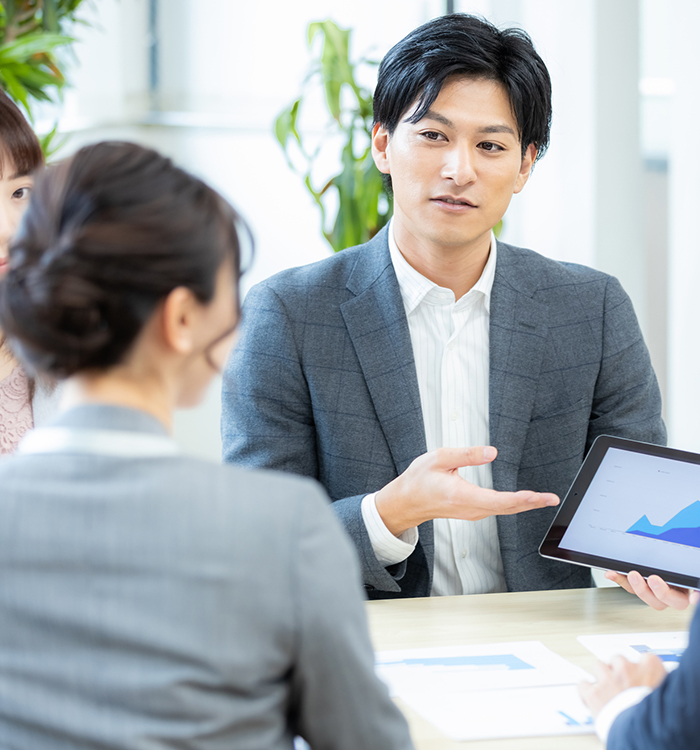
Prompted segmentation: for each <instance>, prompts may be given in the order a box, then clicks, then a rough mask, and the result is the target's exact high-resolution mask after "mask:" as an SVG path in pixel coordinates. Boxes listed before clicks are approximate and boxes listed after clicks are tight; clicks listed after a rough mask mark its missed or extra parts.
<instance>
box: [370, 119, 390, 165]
mask: <svg viewBox="0 0 700 750" xmlns="http://www.w3.org/2000/svg"><path fill="white" fill-rule="evenodd" d="M388 148H389V132H388V131H387V129H386V128H385V127H384V126H383V125H382V124H381V123H377V124H376V125H375V126H374V127H373V128H372V158H373V159H374V163H375V164H376V165H377V169H378V170H379V171H380V172H382V173H383V174H391V170H390V169H389V156H388V154H387V149H388Z"/></svg>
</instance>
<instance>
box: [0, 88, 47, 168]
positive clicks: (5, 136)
mask: <svg viewBox="0 0 700 750" xmlns="http://www.w3.org/2000/svg"><path fill="white" fill-rule="evenodd" d="M43 163H44V155H43V153H42V152H41V146H40V145H39V139H38V138H37V137H36V134H35V133H34V131H33V130H32V129H31V127H30V125H29V123H28V122H27V121H26V120H25V119H24V116H23V115H22V113H21V112H20V111H19V109H18V108H17V105H16V104H15V103H14V102H13V101H12V99H10V97H9V96H8V95H7V94H6V93H5V92H4V91H2V90H1V89H0V176H1V175H2V174H3V170H4V169H6V168H8V167H11V168H13V169H14V174H17V175H19V176H24V175H28V174H32V173H33V172H35V171H36V170H37V169H38V168H39V167H40V166H41V165H42V164H43Z"/></svg>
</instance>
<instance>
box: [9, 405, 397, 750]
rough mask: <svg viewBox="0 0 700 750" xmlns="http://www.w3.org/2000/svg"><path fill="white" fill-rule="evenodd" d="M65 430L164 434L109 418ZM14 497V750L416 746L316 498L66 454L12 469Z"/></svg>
mask: <svg viewBox="0 0 700 750" xmlns="http://www.w3.org/2000/svg"><path fill="white" fill-rule="evenodd" d="M56 424H58V425H61V426H71V427H88V428H101V429H108V430H111V431H118V430H127V431H132V432H141V433H145V434H155V435H158V434H163V432H164V430H163V428H162V426H161V425H160V424H159V423H158V422H156V420H154V419H153V418H152V417H149V416H148V415H146V414H144V413H143V412H138V411H132V410H129V409H120V408H116V407H107V406H86V407H79V408H77V409H75V410H73V411H71V412H69V413H67V414H66V415H65V416H63V417H62V418H60V419H59V420H58V422H57V423H56ZM0 488H1V491H0V747H2V748H17V749H18V750H19V748H32V750H44V748H45V749H46V750H48V749H49V748H50V749H51V750H68V749H69V748H70V750H75V749H76V748H91V749H94V750H97V748H99V749H100V750H106V749H107V748H123V749H124V750H126V749H127V748H128V750H146V749H147V748H148V749H149V750H151V749H153V748H165V747H168V748H175V747H177V748H212V749H214V748H221V750H223V749H224V748H226V750H230V749H231V748H241V750H255V749H256V748H259V749H260V750H262V749H263V748H264V749H265V750H270V749H274V750H281V749H282V748H285V749H286V750H291V748H292V740H293V736H294V734H295V733H299V734H301V735H303V736H304V737H305V738H306V739H307V741H308V742H309V743H310V744H311V746H312V747H320V748H347V750H351V749H352V750H356V749H357V748H376V750H380V749H382V750H383V749H384V748H410V747H411V742H410V739H409V736H408V730H407V728H406V723H405V721H404V719H403V717H402V716H401V715H400V713H399V712H398V710H397V709H396V708H395V706H394V705H393V703H392V702H391V700H390V699H389V697H388V695H387V691H386V689H385V687H384V686H383V685H382V684H381V683H380V682H379V681H378V680H377V678H376V677H375V675H374V670H373V655H372V649H371V645H370V641H369V637H368V633H367V626H366V621H365V613H364V607H363V590H362V587H361V585H360V579H359V571H358V568H357V563H356V560H355V555H354V552H353V550H352V546H351V545H350V544H349V542H348V541H347V539H346V536H345V534H344V533H343V531H342V529H341V528H340V526H339V524H338V523H337V521H336V519H335V518H334V517H333V514H332V513H331V512H330V510H329V509H328V505H327V500H326V498H325V497H324V495H323V493H322V492H321V490H320V489H319V487H318V485H316V483H315V482H310V481H308V480H301V479H297V478H294V477H289V476H281V475H279V474H277V475H275V474H272V473H266V472H249V471H243V470H241V469H238V468H234V467H231V466H217V465H215V464H210V463H208V462H204V461H200V460H196V459H192V458H186V457H181V456H178V457H167V458H153V457H150V458H117V457H112V456H104V455H97V456H96V455H84V454H83V455H80V454H75V453H70V452H64V453H58V454H37V455H18V456H15V457H13V458H9V459H7V460H5V461H2V462H0Z"/></svg>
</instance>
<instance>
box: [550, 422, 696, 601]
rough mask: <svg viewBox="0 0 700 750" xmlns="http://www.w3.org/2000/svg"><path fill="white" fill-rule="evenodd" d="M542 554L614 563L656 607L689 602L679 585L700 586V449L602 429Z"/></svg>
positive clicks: (622, 579)
mask: <svg viewBox="0 0 700 750" xmlns="http://www.w3.org/2000/svg"><path fill="white" fill-rule="evenodd" d="M540 554H541V555H543V556H544V557H551V558H554V559H558V560H563V561H566V562H570V563H574V564H577V565H587V566H589V567H595V568H603V569H608V570H610V571H611V573H610V574H608V575H607V577H608V578H610V579H611V580H614V581H615V582H616V583H619V584H620V585H621V586H623V588H625V589H626V590H627V591H630V592H631V593H634V594H636V595H637V596H639V597H640V598H641V599H642V600H643V601H645V602H646V603H647V604H649V605H650V606H652V607H654V608H655V609H664V608H665V607H666V606H672V607H674V608H676V609H682V608H683V607H685V606H687V603H688V601H689V599H690V596H689V594H687V593H685V592H683V591H681V590H679V588H680V589H686V590H687V589H696V588H697V587H698V579H700V456H699V455H697V454H694V453H688V452H686V451H679V450H674V449H672V448H666V447H662V446H657V445H650V444H648V443H639V442H635V441H632V440H624V439H622V438H614V437H609V436H602V437H599V438H598V439H597V440H596V441H595V442H594V443H593V446H592V448H591V450H590V452H589V454H588V456H587V457H586V460H585V461H584V463H583V465H582V466H581V469H580V470H579V473H578V475H577V476H576V479H575V480H574V483H573V484H572V486H571V489H570V490H569V492H568V494H567V496H566V498H565V499H564V502H563V503H562V504H561V507H560V509H559V512H558V513H557V516H556V518H555V519H554V521H553V523H552V526H551V527H550V529H549V531H548V532H547V535H546V536H545V538H544V540H543V542H542V544H541V546H540ZM616 574H617V575H616ZM628 574H629V575H628ZM649 576H651V578H649V580H648V581H644V578H643V577H649ZM668 583H670V584H673V585H674V586H676V587H679V588H675V589H674V588H672V587H671V586H668Z"/></svg>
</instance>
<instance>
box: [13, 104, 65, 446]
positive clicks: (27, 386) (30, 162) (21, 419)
mask: <svg viewBox="0 0 700 750" xmlns="http://www.w3.org/2000/svg"><path fill="white" fill-rule="evenodd" d="M43 163H44V157H43V154H42V153H41V147H40V146H39V141H38V140H37V137H36V135H35V134H34V131H33V130H32V129H31V128H30V127H29V124H28V123H27V121H26V120H25V119H24V117H23V116H22V113H21V112H20V111H19V109H17V107H16V105H15V104H14V102H13V101H12V100H11V99H10V98H9V97H8V96H7V94H5V93H4V92H3V91H2V90H0V278H1V277H2V276H3V275H4V274H5V273H6V271H7V254H8V248H9V244H10V238H11V237H12V235H13V234H14V232H15V230H16V229H17V226H18V224H19V221H20V219H21V218H22V214H23V213H24V212H25V210H26V208H27V206H28V204H29V195H30V192H31V189H32V186H33V184H34V178H33V174H34V172H35V171H36V170H37V169H39V168H40V167H41V166H42V165H43ZM52 391H53V388H52V387H51V386H49V385H47V383H46V382H45V381H41V382H39V383H37V382H36V381H34V380H33V379H31V378H29V377H27V374H26V373H25V371H24V369H23V368H22V367H21V365H20V364H19V362H17V360H16V359H15V357H14V355H13V353H12V352H11V351H10V349H9V347H8V346H6V345H5V340H4V336H3V333H2V331H1V330H0V454H3V453H12V452H13V451H14V450H15V448H16V447H17V444H18V443H19V441H20V440H21V438H22V436H23V435H24V434H25V433H26V432H27V430H29V429H30V428H31V427H32V426H33V425H34V423H35V422H36V423H39V424H40V423H42V422H44V421H46V419H47V417H48V416H49V415H50V414H52V413H53V410H54V409H53V404H52V401H55V400H56V398H55V397H54V398H53V399H52V398H51V394H52Z"/></svg>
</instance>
